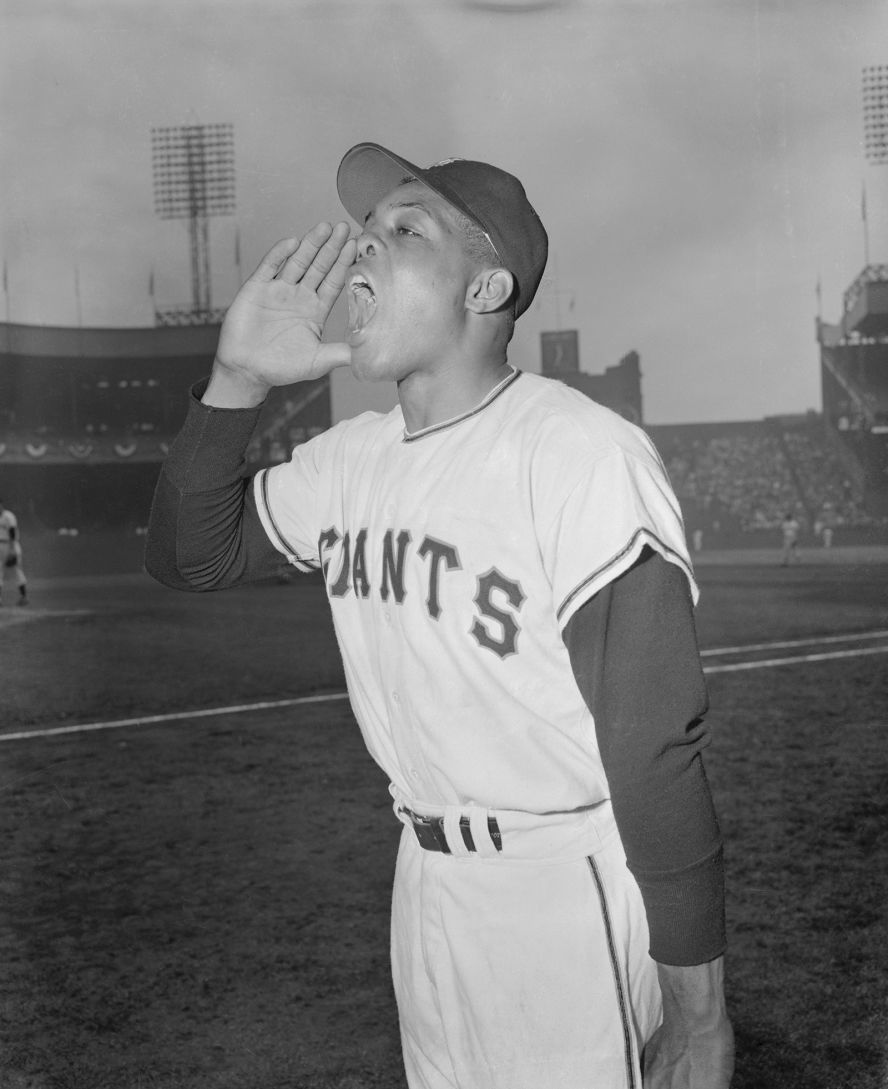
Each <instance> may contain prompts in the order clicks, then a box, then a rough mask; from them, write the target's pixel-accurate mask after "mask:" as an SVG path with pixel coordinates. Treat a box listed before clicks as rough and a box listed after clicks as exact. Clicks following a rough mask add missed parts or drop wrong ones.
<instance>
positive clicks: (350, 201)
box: [336, 144, 427, 224]
mask: <svg viewBox="0 0 888 1089" xmlns="http://www.w3.org/2000/svg"><path fill="white" fill-rule="evenodd" d="M423 173H424V171H423V170H422V169H421V168H420V167H418V166H415V165H414V164H413V163H411V162H408V160H407V159H402V158H401V156H400V155H395V153H394V152H393V151H388V150H387V149H386V148H384V147H382V146H381V145H379V144H355V146H354V147H353V148H351V149H350V150H349V151H347V152H346V153H345V155H344V156H343V157H342V162H341V163H340V164H339V170H338V171H337V173H336V189H337V191H338V193H339V199H340V200H341V201H342V206H343V208H345V210H346V211H347V212H348V214H349V215H350V216H351V217H352V219H354V220H355V221H356V222H358V223H360V224H363V222H364V220H365V219H366V218H367V215H368V213H370V212H372V211H373V209H374V208H375V207H376V205H377V204H378V203H379V201H380V200H382V198H383V197H384V196H385V195H386V193H390V192H391V191H392V190H393V189H394V188H395V187H396V186H398V185H400V184H401V183H402V182H403V181H404V180H405V178H408V177H415V178H416V179H417V180H418V181H421V182H422V183H423V185H426V184H427V183H426V182H425V180H424V179H423V176H422V175H423Z"/></svg>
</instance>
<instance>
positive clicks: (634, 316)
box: [0, 0, 888, 423]
mask: <svg viewBox="0 0 888 1089" xmlns="http://www.w3.org/2000/svg"><path fill="white" fill-rule="evenodd" d="M521 9H524V10H521ZM0 42H2V44H0V92H2V103H0V124H2V130H0V190H2V194H3V197H2V202H0V256H2V259H3V261H4V262H5V266H6V278H7V287H8V292H7V297H6V298H5V299H4V300H3V305H4V306H5V307H7V308H8V309H7V310H5V311H0V316H2V317H6V316H7V314H8V316H9V319H10V320H11V321H15V322H23V323H27V324H47V325H74V324H77V323H78V321H80V320H82V322H83V324H84V325H90V326H148V325H151V324H152V322H153V311H152V304H151V299H150V297H149V294H148V285H149V279H150V275H151V270H152V268H153V269H154V284H155V291H156V298H157V301H158V303H176V302H184V303H187V302H188V301H189V300H190V294H191V288H190V266H189V249H188V235H187V227H186V224H185V222H184V221H178V222H176V221H173V222H170V221H166V222H164V221H161V220H159V219H157V218H156V217H155V214H154V203H153V193H152V175H151V128H152V127H153V126H165V125H182V124H188V123H213V122H230V123H232V124H233V125H234V133H235V157H236V170H237V214H236V217H225V218H218V219H214V220H213V221H212V223H211V228H210V231H211V235H210V237H211V253H212V262H213V270H214V273H213V302H214V304H216V305H220V306H223V305H225V304H227V303H228V302H229V301H230V300H231V298H232V296H233V294H234V292H235V290H236V288H237V274H236V269H235V265H234V252H235V246H234V238H235V230H236V228H237V229H238V230H239V232H240V239H241V253H242V261H243V271H244V274H246V273H247V272H248V271H250V270H251V269H252V267H253V266H254V265H255V264H256V262H257V261H258V260H259V258H260V257H261V255H262V253H263V252H264V251H265V250H266V249H267V248H268V247H269V246H270V245H271V244H272V243H273V242H274V241H275V240H276V239H277V238H280V237H283V236H285V235H289V234H299V233H302V232H303V231H304V230H306V229H307V228H308V227H310V226H311V225H312V224H313V223H314V222H316V221H317V220H319V219H331V218H332V219H336V218H340V217H342V211H341V209H340V207H339V204H338V201H337V197H336V190H335V184H334V181H335V173H336V167H337V165H338V162H339V160H340V158H341V156H342V154H343V153H344V152H345V151H346V150H347V149H348V148H349V147H350V146H351V145H352V144H355V143H358V142H360V141H362V140H375V141H377V142H379V143H382V144H384V145H386V146H388V147H391V148H392V149H393V150H395V151H397V152H399V153H400V154H402V155H404V156H405V157H406V158H408V159H412V160H413V161H415V162H418V163H420V164H429V163H431V162H433V161H436V160H439V159H442V158H447V157H451V156H459V157H463V158H476V159H484V160H487V161H490V162H494V163H496V164H497V165H500V166H502V167H505V168H506V169H508V170H510V171H512V172H513V173H515V174H517V175H518V176H519V177H520V178H521V179H522V181H523V182H524V184H525V187H526V189H527V191H528V194H529V195H530V198H531V200H532V201H533V203H534V205H535V206H536V208H537V210H538V211H539V213H540V215H541V217H542V219H543V221H544V223H545V224H546V226H547V229H548V231H549V236H550V243H551V249H550V263H549V268H548V271H547V275H546V278H545V280H544V282H543V285H542V287H541V290H540V294H539V296H538V301H537V302H536V303H535V304H534V307H533V308H532V309H531V311H530V312H528V314H527V315H526V316H524V317H523V318H522V319H521V321H520V322H519V324H518V333H517V335H516V339H515V341H514V342H513V353H512V361H513V362H514V363H516V364H517V365H518V366H520V367H522V368H524V369H527V370H539V367H540V350H539V334H540V332H541V331H542V330H550V329H558V328H575V329H578V330H579V338H580V351H581V366H582V368H583V370H586V371H589V372H591V373H599V372H601V371H602V370H604V368H605V367H607V366H610V365H613V364H615V363H617V362H618V361H619V359H620V358H621V357H622V356H623V355H625V354H626V352H628V351H630V350H633V349H634V350H636V351H638V352H639V353H640V355H641V360H642V371H643V395H644V415H645V420H646V422H648V423H672V422H691V421H702V420H730V419H759V418H761V417H762V416H764V415H770V414H773V413H778V412H799V411H805V410H806V409H808V408H815V409H818V410H819V408H820V391H819V370H818V352H817V344H816V341H815V335H814V321H815V316H816V313H817V284H818V281H819V282H820V284H821V291H822V300H823V301H822V309H823V316H824V318H825V319H826V320H831V321H836V320H837V319H838V317H839V314H840V307H841V295H842V292H843V291H844V289H845V288H846V287H847V286H848V284H849V283H850V282H851V281H852V280H853V279H854V277H855V276H856V275H857V273H858V272H859V271H860V269H861V268H862V267H863V264H864V252H865V251H864V225H863V220H862V215H861V196H862V189H863V187H864V185H865V187H866V194H867V204H866V206H867V225H868V235H869V249H870V260H871V262H876V261H882V262H884V261H888V166H876V165H874V164H872V163H867V162H866V160H865V158H864V153H863V111H862V94H861V77H862V69H863V67H864V66H868V65H881V64H888V3H885V2H884V0H879V2H874V0H783V2H779V0H770V2H768V0H759V2H756V0H730V2H721V0H693V2H691V0H562V2H555V3H544V2H531V3H523V2H521V0H514V2H510V3H509V2H503V0H479V2H472V0H212V2H208V3H202V2H199V0H153V2H152V3H150V4H146V3H144V2H142V0H139V2H138V3H137V2H132V0H4V3H3V7H2V14H0ZM75 269H76V270H77V272H76V277H77V279H78V281H79V306H78V295H77V291H76V290H75ZM340 321H341V316H340V312H339V308H337V312H336V315H335V317H334V319H333V320H332V322H331V329H330V333H331V334H335V331H336V329H335V327H336V325H337V323H339V322H340ZM391 403H393V390H392V389H391V388H389V387H385V388H382V389H380V388H368V387H366V386H361V385H359V384H358V383H356V382H354V381H353V380H352V379H351V378H350V376H348V375H346V374H344V373H343V372H337V374H336V375H335V383H334V413H335V415H336V416H342V415H351V414H353V413H354V412H355V411H357V410H359V409H360V408H362V407H364V406H367V405H369V406H373V407H387V406H388V405H389V404H391Z"/></svg>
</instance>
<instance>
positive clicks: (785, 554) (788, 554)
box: [780, 512, 800, 567]
mask: <svg viewBox="0 0 888 1089" xmlns="http://www.w3.org/2000/svg"><path fill="white" fill-rule="evenodd" d="M799 528H800V527H799V523H798V519H797V518H796V517H795V515H794V514H792V513H791V512H787V513H786V514H785V515H784V516H783V521H782V522H781V523H780V530H781V533H782V535H783V548H782V550H781V553H780V565H781V567H788V566H789V565H790V564H791V563H798V562H799Z"/></svg>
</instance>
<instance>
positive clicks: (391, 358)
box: [146, 144, 733, 1089]
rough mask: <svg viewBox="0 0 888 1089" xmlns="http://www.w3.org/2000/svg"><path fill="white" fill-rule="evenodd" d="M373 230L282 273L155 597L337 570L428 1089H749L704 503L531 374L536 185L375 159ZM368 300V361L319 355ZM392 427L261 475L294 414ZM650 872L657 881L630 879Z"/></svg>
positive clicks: (329, 580)
mask: <svg viewBox="0 0 888 1089" xmlns="http://www.w3.org/2000/svg"><path fill="white" fill-rule="evenodd" d="M337 180H338V188H339V194H340V197H341V199H342V202H343V204H344V206H345V207H346V209H347V210H348V211H349V213H350V214H351V215H352V216H353V217H354V218H355V219H356V220H357V222H358V223H359V224H361V226H362V233H361V234H360V237H359V238H358V239H357V241H355V240H350V239H349V227H348V224H347V223H339V224H337V225H336V226H333V227H331V226H330V225H329V224H319V225H318V226H316V227H315V228H314V229H313V230H311V231H309V233H308V234H306V235H305V236H304V237H303V238H302V239H301V241H300V240H299V239H295V238H291V239H286V240H284V241H282V242H280V243H278V244H277V245H275V246H274V247H273V248H272V249H271V250H270V251H269V252H268V254H267V255H266V257H265V258H264V259H263V261H262V263H261V264H260V266H259V268H258V269H257V270H256V272H255V273H254V274H253V275H252V276H251V277H250V278H249V279H248V280H247V281H246V283H245V284H244V286H243V287H242V289H241V291H240V292H239V294H238V296H237V298H236V299H235V301H234V303H233V305H232V306H231V308H230V309H229V311H228V314H227V317H226V319H225V323H224V326H223V329H222V332H221V335H220V341H219V346H218V352H217V356H216V360H215V363H214V365H213V371H212V375H211V377H210V379H209V382H206V381H204V382H202V383H198V385H197V386H196V387H195V388H194V390H193V393H192V399H191V403H190V406H189V413H188V417H187V420H186V423H185V425H184V428H183V430H182V432H181V433H180V435H179V436H178V438H177V440H176V442H175V444H174V446H173V449H172V450H171V452H170V455H169V457H168V459H167V462H166V464H165V466H164V469H163V471H162V473H161V476H160V479H159V482H158V485H157V491H156V495H155V500H154V505H153V509H152V515H151V521H150V526H149V533H148V542H147V550H146V564H147V568H148V570H149V572H151V574H152V575H153V576H154V577H155V578H157V579H158V580H160V581H161V582H163V583H165V584H166V585H168V586H171V587H176V588H181V589H184V590H208V589H216V588H221V587H225V586H230V585H233V584H235V583H239V582H244V581H245V580H248V579H254V578H259V577H263V576H266V575H271V574H273V573H274V571H275V569H276V565H277V563H278V562H279V560H280V557H281V556H285V557H286V558H287V559H288V560H289V562H290V563H291V564H292V565H293V566H294V567H295V568H297V569H299V570H302V571H317V570H320V571H321V572H322V573H323V577H324V580H325V582H326V586H327V593H328V597H329V600H330V605H331V610H332V615H333V620H334V624H335V627H336V633H337V637H338V640H339V644H340V648H341V651H342V656H343V661H344V665H345V673H346V678H347V682H348V689H349V694H350V698H351V703H352V707H353V709H354V712H355V716H356V718H357V720H358V723H359V725H360V728H361V731H362V733H363V736H364V739H365V741H366V743H367V746H368V748H369V751H370V753H371V754H372V756H373V757H374V759H375V760H376V761H377V762H378V763H379V765H380V766H381V767H382V768H383V769H384V770H385V772H386V774H387V775H388V777H389V779H390V781H391V786H390V790H391V794H392V797H393V807H394V810H395V813H396V815H397V817H398V819H399V820H400V821H401V822H402V823H403V825H404V827H403V831H402V835H401V841H400V848H399V852H398V861H397V867H396V875H395V885H394V891H393V904H392V934H391V944H392V972H393V978H394V985H395V993H396V996H397V1002H398V1012H399V1018H400V1026H401V1039H402V1045H403V1053H404V1062H405V1066H406V1071H407V1078H408V1082H409V1084H410V1086H411V1089H619V1087H629V1086H631V1087H633V1089H641V1086H642V1084H643V1085H644V1086H646V1087H647V1089H725V1087H727V1086H728V1084H729V1082H730V1078H731V1071H732V1067H733V1038H732V1032H731V1025H730V1021H729V1019H728V1017H727V1014H726V1010H725V1002H724V993H723V953H724V949H725V933H724V910H723V909H724V902H723V872H722V848H721V838H720V834H719V829H718V824H717V821H716V817H715V813H714V810H713V806H712V800H711V796H710V792H709V788H708V786H707V781H706V776H705V773H704V770H703V763H702V759H701V750H702V748H703V747H704V745H705V744H706V742H707V732H706V730H705V728H704V725H703V722H702V718H703V715H704V713H705V711H706V708H707V697H706V691H705V687H704V682H703V677H702V670H701V667H700V661H699V654H698V650H697V643H696V635H695V628H694V618H693V601H694V599H695V597H696V594H697V589H696V585H695V582H694V576H693V572H692V569H691V564H690V560H689V557H688V553H687V548H686V544H685V538H684V531H683V526H682V522H681V518H680V513H679V507H678V503H677V502H676V500H675V496H674V495H673V493H672V491H671V489H670V487H669V484H668V483H667V479H666V475H665V473H664V470H663V466H662V464H661V462H660V459H659V457H658V456H657V454H656V452H655V451H654V449H653V447H652V446H651V443H650V442H649V440H648V439H647V437H646V436H645V434H644V433H643V432H642V431H641V430H639V429H638V428H636V427H634V426H632V425H631V424H629V423H627V422H626V421H624V420H623V419H621V417H619V416H618V415H616V414H615V413H613V412H610V411H608V410H606V409H604V408H602V407H601V406H599V405H597V404H595V403H594V402H592V401H591V400H589V399H587V398H586V397H585V396H583V395H582V394H580V393H578V392H576V391H574V390H571V389H569V388H568V387H566V386H564V385H562V384H561V383H559V382H555V381H551V380H548V379H545V378H542V377H540V376H538V375H534V374H528V373H522V372H520V371H518V370H516V369H515V368H514V367H513V366H512V365H511V364H510V363H509V362H508V358H507V351H508V344H509V340H510V338H511V336H512V331H513V326H514V322H515V319H516V318H518V317H520V316H521V315H522V314H523V313H524V311H525V310H526V309H527V307H528V306H529V305H530V303H531V300H532V299H533V296H534V293H535V291H536V289H537V286H538V285H539V282H540V279H541V277H542V274H543V269H544V266H545V263H546V255H547V246H548V240H547V236H546V232H545V230H544V229H543V226H542V224H541V222H540V220H539V218H538V216H537V214H536V212H535V211H534V209H533V208H532V207H531V205H530V203H529V202H528V199H527V197H526V195H525V192H524V189H523V187H522V186H521V184H520V183H519V182H518V181H517V179H516V178H514V177H513V176H512V175H510V174H507V173H505V172H504V171H502V170H499V169H497V168H495V167H492V166H490V165H488V164H485V163H479V162H467V161H462V160H449V161H446V162H444V163H440V164H436V165H435V166H432V167H430V168H428V169H422V168H420V167H418V166H415V165H413V164H412V163H410V162H408V161H407V160H405V159H402V158H401V157H399V156H397V155H395V154H394V153H392V152H390V151H387V150H386V149H384V148H381V147H379V146H378V145H375V144H359V145H358V146H356V147H354V148H352V149H351V150H350V151H349V152H348V153H347V154H346V155H345V157H344V159H343V160H342V163H341V164H340V167H339V173H338V179H337ZM343 288H345V290H346V292H347V297H348V303H349V321H348V335H347V343H344V344H331V343H322V342H321V339H320V337H321V332H322V329H323V326H324V322H325V320H326V318H327V316H328V315H329V312H330V308H331V307H332V305H333V303H334V301H335V300H336V298H337V297H338V295H339V294H340V292H341V291H342V290H343ZM337 366H349V367H351V370H352V372H353V373H354V374H355V375H356V376H357V377H358V378H360V379H365V380H387V381H394V382H396V383H397V387H398V400H399V404H398V406H397V407H396V408H395V409H393V410H392V411H391V412H389V413H387V414H380V413H375V412H366V413H364V414H362V415H359V416H358V417H356V418H355V419H352V420H348V421H345V422H342V423H339V424H337V425H336V426H334V427H333V428H331V429H330V430H329V431H327V432H325V433H324V434H322V435H319V436H318V437H316V438H314V439H312V440H311V441H309V442H307V443H304V444H302V445H299V446H297V447H296V448H295V449H294V451H293V454H292V457H291V459H290V460H289V461H288V462H285V463H283V464H280V465H276V466H274V467H272V468H268V469H264V470H262V471H260V472H259V473H258V474H256V475H255V477H253V478H252V479H250V480H247V479H245V478H244V475H243V474H244V464H245V463H244V451H245V449H246V446H247V443H248V441H249V439H250V435H251V432H252V430H253V428H254V426H255V424H256V422H257V420H258V416H259V411H260V407H261V405H262V402H263V401H264V400H265V397H266V395H267V393H268V391H269V389H270V388H271V387H272V386H275V385H281V384H286V383H290V382H296V381H299V380H303V379H312V378H317V377H319V376H320V375H323V374H326V373H327V372H329V371H330V370H331V369H332V368H334V367H337ZM627 863H628V865H627Z"/></svg>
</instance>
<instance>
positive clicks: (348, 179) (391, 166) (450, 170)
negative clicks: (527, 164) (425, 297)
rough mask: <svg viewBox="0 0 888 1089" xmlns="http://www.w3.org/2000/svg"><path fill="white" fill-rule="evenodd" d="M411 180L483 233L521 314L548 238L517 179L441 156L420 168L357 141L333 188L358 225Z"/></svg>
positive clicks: (542, 261)
mask: <svg viewBox="0 0 888 1089" xmlns="http://www.w3.org/2000/svg"><path fill="white" fill-rule="evenodd" d="M414 179H415V180H416V181H418V182H421V183H422V184H423V185H425V186H428V188H429V189H431V190H432V191H433V192H435V193H437V194H438V195H439V196H441V197H443V198H444V200H446V201H447V202H448V204H451V205H452V206H453V207H454V208H456V210H457V211H458V212H461V213H462V214H463V215H464V216H466V217H467V218H468V219H470V220H471V221H472V222H473V223H475V224H477V225H478V226H479V227H480V228H481V230H482V231H483V232H484V233H485V234H486V235H487V238H488V239H489V241H490V244H491V245H492V246H493V248H494V250H495V251H496V254H497V257H498V258H499V260H500V261H501V262H502V266H503V268H506V269H508V270H509V272H511V273H512V276H513V277H514V279H515V295H514V296H513V298H514V302H515V316H516V317H518V316H519V315H520V314H523V313H524V311H525V310H526V309H527V308H528V306H530V304H531V302H532V301H533V297H534V295H535V294H536V290H537V288H538V287H539V284H540V280H541V279H542V276H543V270H544V269H545V267H546V257H547V256H548V253H549V239H548V236H547V235H546V229H545V227H543V224H542V222H541V221H540V217H539V216H538V215H537V213H536V212H535V211H534V209H533V207H532V205H531V203H530V201H529V200H528V199H527V194H526V193H525V192H524V186H523V185H522V184H521V182H520V181H518V179H517V178H516V177H514V176H513V175H512V174H507V173H506V171H505V170H500V169H499V167H496V166H490V164H489V163H478V162H474V161H472V160H471V159H446V160H445V161H444V162H440V163H435V164H433V165H432V166H429V167H426V168H425V169H423V168H422V167H419V166H415V165H414V164H413V163H411V162H408V160H407V159H402V158H401V156H400V155H396V154H395V153H394V152H393V151H388V150H387V149H386V148H384V147H381V146H380V145H379V144H356V145H355V146H354V147H353V148H351V149H350V150H349V151H347V152H346V153H345V155H344V156H343V158H342V162H341V163H340V164H339V170H338V171H337V174H336V188H337V190H338V191H339V199H340V200H341V201H342V204H343V207H344V208H345V210H346V211H347V212H348V213H349V215H350V216H352V217H353V218H354V219H355V220H357V222H358V223H363V222H364V219H365V218H366V216H367V213H368V212H370V211H372V210H373V208H375V207H376V205H377V203H378V202H379V201H380V200H381V199H382V198H383V197H384V196H385V195H386V194H387V193H390V192H391V191H392V190H393V189H395V188H396V187H397V186H399V185H401V184H402V183H403V182H406V181H411V180H414Z"/></svg>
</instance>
